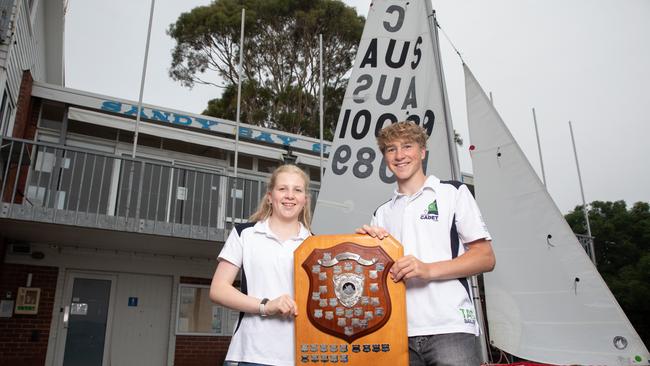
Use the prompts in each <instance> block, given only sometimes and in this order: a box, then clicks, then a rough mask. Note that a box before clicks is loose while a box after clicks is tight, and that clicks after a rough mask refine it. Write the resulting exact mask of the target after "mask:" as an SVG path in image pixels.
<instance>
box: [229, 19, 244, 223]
mask: <svg viewBox="0 0 650 366" xmlns="http://www.w3.org/2000/svg"><path fill="white" fill-rule="evenodd" d="M245 19H246V9H245V8H243V7H242V9H241V32H240V33H241V34H240V36H239V67H237V120H236V121H235V159H234V160H235V161H234V162H233V164H234V170H233V182H232V192H230V195H231V196H232V197H231V199H232V216H231V218H232V225H233V227H235V208H236V204H235V203H236V202H237V165H238V164H239V161H238V159H239V115H240V111H241V74H242V68H243V64H244V23H245ZM243 213H244V211H243V210H242V215H243Z"/></svg>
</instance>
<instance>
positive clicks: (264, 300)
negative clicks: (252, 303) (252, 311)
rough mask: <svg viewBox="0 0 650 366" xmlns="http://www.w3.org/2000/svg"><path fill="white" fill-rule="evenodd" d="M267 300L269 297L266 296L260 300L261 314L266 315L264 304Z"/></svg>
mask: <svg viewBox="0 0 650 366" xmlns="http://www.w3.org/2000/svg"><path fill="white" fill-rule="evenodd" d="M267 302H269V299H267V298H266V297H265V298H263V299H262V301H260V315H261V316H267V315H268V314H266V309H265V306H266V303H267Z"/></svg>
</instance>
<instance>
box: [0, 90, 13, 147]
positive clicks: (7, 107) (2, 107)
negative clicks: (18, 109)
mask: <svg viewBox="0 0 650 366" xmlns="http://www.w3.org/2000/svg"><path fill="white" fill-rule="evenodd" d="M13 109H14V108H13V103H12V102H11V96H10V95H9V91H8V90H7V89H5V91H4V93H3V94H2V103H1V104H0V136H10V135H11V134H12V133H11V132H12V131H10V129H9V122H10V119H11V114H12V113H13Z"/></svg>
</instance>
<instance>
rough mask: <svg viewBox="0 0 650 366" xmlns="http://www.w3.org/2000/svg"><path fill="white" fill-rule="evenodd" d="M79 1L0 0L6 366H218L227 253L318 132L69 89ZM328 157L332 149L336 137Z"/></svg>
mask: <svg viewBox="0 0 650 366" xmlns="http://www.w3.org/2000/svg"><path fill="white" fill-rule="evenodd" d="M64 8H65V1H61V0H40V1H39V0H31V1H28V0H24V1H22V0H1V1H0V10H1V12H2V13H1V14H2V17H1V19H0V26H1V28H2V29H0V32H1V34H0V43H1V44H0V64H1V65H2V68H1V69H0V95H2V104H1V106H0V118H1V123H2V124H1V130H0V131H1V132H2V136H1V144H0V197H1V201H0V365H14V364H21V365H24V366H31V365H34V366H43V365H156V366H159V365H176V366H183V365H218V364H221V363H222V362H223V359H224V357H225V353H226V350H227V347H228V344H229V341H230V335H231V334H232V329H233V324H234V322H235V321H236V320H237V317H238V313H236V312H233V311H230V310H228V309H225V308H223V307H221V306H218V305H215V304H213V303H211V302H210V300H209V298H208V289H209V284H210V280H211V278H212V274H213V273H214V269H215V266H216V256H217V254H218V252H219V251H220V249H221V246H222V245H223V242H224V240H225V238H226V237H227V234H228V233H229V229H230V228H231V227H232V225H233V223H237V222H243V221H244V220H245V219H246V218H247V217H248V216H249V215H250V214H251V213H252V212H253V211H254V210H255V209H256V207H257V204H258V201H259V199H260V197H261V196H262V195H263V194H264V192H265V189H266V187H265V182H266V181H267V179H268V177H269V175H270V172H271V171H272V170H273V169H274V168H275V167H276V166H278V165H280V164H282V163H283V162H294V163H296V164H297V165H298V166H300V167H302V168H303V169H304V170H305V171H306V172H308V173H309V174H310V176H311V179H312V186H311V187H310V193H311V195H312V199H313V200H314V202H315V199H316V195H317V193H318V189H319V179H320V174H319V167H320V149H321V145H320V142H319V140H317V139H312V138H307V137H304V136H298V135H293V134H287V133H284V132H280V131H274V130H270V129H264V128H257V127H251V126H248V125H242V126H240V129H239V141H240V142H239V144H238V146H237V151H238V169H237V172H238V173H237V179H235V178H234V156H235V153H234V151H235V140H236V138H235V134H234V133H235V123H234V122H231V121H226V120H221V119H216V118H210V117H206V116H201V115H196V114H191V113H187V112H182V111H177V110H172V109H169V108H165V107H157V106H151V105H145V106H144V108H143V109H142V111H141V122H140V124H139V138H138V147H137V156H136V158H135V159H132V158H131V151H132V143H133V139H134V128H135V121H136V114H137V110H138V109H137V105H136V103H135V102H133V101H129V100H124V99H121V98H119V97H114V96H103V95H97V94H93V93H89V92H85V91H80V90H73V89H69V88H66V87H64V69H63V29H64ZM324 148H325V150H324V154H325V156H327V153H328V151H327V149H328V148H329V144H326V145H325V147H324Z"/></svg>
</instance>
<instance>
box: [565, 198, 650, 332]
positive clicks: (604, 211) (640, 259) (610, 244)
mask: <svg viewBox="0 0 650 366" xmlns="http://www.w3.org/2000/svg"><path fill="white" fill-rule="evenodd" d="M588 213H589V224H590V227H591V234H592V236H594V248H595V253H596V263H597V265H598V271H599V272H600V274H601V276H602V277H603V278H604V279H605V282H606V283H607V286H609V288H610V290H611V291H612V293H613V294H614V296H615V297H616V300H617V301H618V303H619V304H620V305H621V307H622V308H623V310H624V311H625V314H626V315H627V317H628V318H629V319H630V321H631V322H632V324H633V325H634V328H635V329H636V331H637V332H638V333H639V335H640V336H641V339H643V341H644V343H645V344H649V341H650V302H648V300H647V299H648V295H650V205H648V203H646V202H637V203H635V204H634V206H632V207H631V208H630V209H628V208H627V206H626V204H625V202H624V201H616V202H601V201H594V202H592V203H591V208H590V209H589V210H588ZM566 220H567V222H568V223H569V225H570V226H571V228H572V229H573V231H574V232H575V233H577V234H584V233H586V230H587V229H586V224H585V219H584V208H583V206H577V207H576V208H575V209H574V210H573V211H572V212H570V213H569V214H567V215H566Z"/></svg>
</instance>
